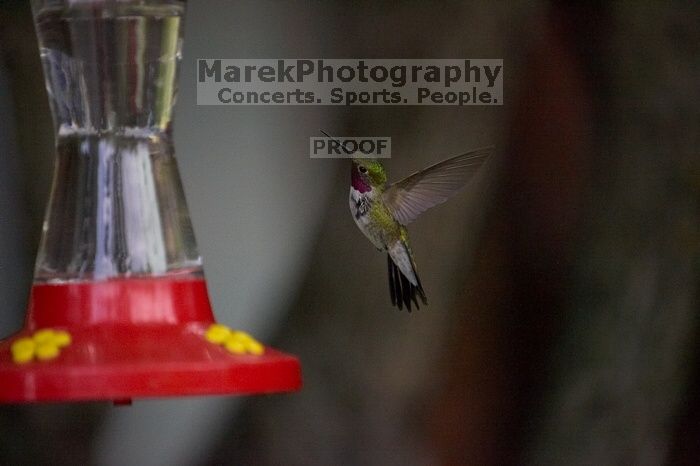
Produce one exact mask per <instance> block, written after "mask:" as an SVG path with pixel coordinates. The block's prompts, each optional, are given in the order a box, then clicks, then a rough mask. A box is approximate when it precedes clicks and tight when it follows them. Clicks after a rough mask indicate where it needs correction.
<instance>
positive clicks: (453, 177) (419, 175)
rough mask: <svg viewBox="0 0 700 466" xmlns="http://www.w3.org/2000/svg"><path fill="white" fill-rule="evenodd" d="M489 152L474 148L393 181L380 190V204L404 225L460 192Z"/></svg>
mask: <svg viewBox="0 0 700 466" xmlns="http://www.w3.org/2000/svg"><path fill="white" fill-rule="evenodd" d="M492 151H493V147H485V148H483V149H476V150H473V151H471V152H467V153H466V154H462V155H458V156H456V157H452V158H449V159H447V160H443V161H442V162H439V163H436V164H435V165H432V166H430V167H428V168H426V169H425V170H421V171H419V172H416V173H414V174H413V175H411V176H408V177H406V178H404V179H403V180H401V181H397V182H396V183H394V184H392V185H390V186H389V187H388V188H387V189H386V191H384V194H383V197H384V203H385V204H386V206H387V207H388V208H389V211H390V212H391V213H392V214H393V216H394V218H395V219H396V220H398V221H399V223H401V224H402V225H408V224H409V223H411V222H412V221H413V220H415V219H416V217H418V215H420V214H421V213H422V212H425V211H426V210H428V209H430V208H431V207H433V206H435V205H437V204H441V203H443V202H445V201H446V200H447V199H449V198H450V197H452V196H453V195H454V194H456V193H457V191H459V190H460V189H462V188H463V187H464V186H465V185H466V184H467V182H468V181H469V180H470V179H471V178H472V177H473V176H474V174H476V172H477V170H479V167H481V165H482V164H483V163H484V162H485V161H486V159H487V158H488V157H489V155H491V152H492Z"/></svg>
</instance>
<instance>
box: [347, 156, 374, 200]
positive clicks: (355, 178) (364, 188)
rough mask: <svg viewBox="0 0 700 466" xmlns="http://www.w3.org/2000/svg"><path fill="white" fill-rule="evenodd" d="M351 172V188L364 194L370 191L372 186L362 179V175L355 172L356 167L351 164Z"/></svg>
mask: <svg viewBox="0 0 700 466" xmlns="http://www.w3.org/2000/svg"><path fill="white" fill-rule="evenodd" d="M351 170H352V171H351V172H350V180H351V184H352V187H353V188H355V189H356V190H358V191H359V192H360V193H366V192H368V191H371V190H372V186H370V185H369V184H368V183H367V182H366V181H365V180H364V179H362V175H361V174H360V172H359V171H358V170H357V165H355V164H354V163H353V164H352V169H351Z"/></svg>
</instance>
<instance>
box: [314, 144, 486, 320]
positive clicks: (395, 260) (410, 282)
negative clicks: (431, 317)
mask: <svg viewBox="0 0 700 466" xmlns="http://www.w3.org/2000/svg"><path fill="white" fill-rule="evenodd" d="M323 134H325V135H326V136H328V135H327V134H326V133H325V132H324V133H323ZM328 137H330V136H328ZM341 146H342V145H341ZM492 150H493V148H492V147H487V148H482V149H476V150H472V151H470V152H467V153H465V154H461V155H457V156H455V157H452V158H449V159H447V160H443V161H442V162H439V163H436V164H435V165H431V166H430V167H428V168H425V169H423V170H421V171H418V172H416V173H414V174H412V175H410V176H408V177H406V178H404V179H403V180H401V181H397V182H395V183H392V184H387V176H386V171H385V170H384V167H383V166H382V164H381V162H379V161H378V160H376V159H369V158H359V157H358V158H352V168H351V172H350V199H349V201H350V212H351V213H352V217H353V219H354V220H355V223H356V224H357V226H358V228H359V229H360V231H362V233H364V235H365V236H366V237H367V238H368V239H369V240H370V241H371V242H372V244H374V246H375V247H376V248H377V249H378V250H380V251H386V253H387V265H388V271H389V294H390V297H391V304H392V305H394V306H397V307H398V308H399V309H403V307H404V306H406V309H407V310H408V311H409V312H410V311H411V303H413V304H414V305H415V306H416V309H419V308H420V306H419V305H418V300H417V297H418V298H420V300H421V302H422V303H423V304H424V305H427V304H428V299H427V297H426V295H425V290H423V285H421V282H420V278H418V272H417V270H416V262H415V260H414V258H413V253H412V251H411V246H410V243H409V239H408V231H407V230H406V225H408V224H409V223H411V222H412V221H413V220H415V219H416V218H417V217H418V216H419V215H420V214H421V213H423V212H425V211H426V210H428V209H430V208H431V207H433V206H436V205H438V204H442V203H443V202H445V201H446V200H447V199H449V198H450V197H452V196H453V195H455V194H456V193H457V192H458V191H459V190H461V189H462V188H463V187H465V186H466V184H467V183H468V182H469V180H471V179H472V178H473V177H474V175H475V174H476V173H477V171H478V170H479V167H481V165H482V164H483V163H484V162H485V161H486V159H487V158H488V157H489V155H490V154H491V152H492Z"/></svg>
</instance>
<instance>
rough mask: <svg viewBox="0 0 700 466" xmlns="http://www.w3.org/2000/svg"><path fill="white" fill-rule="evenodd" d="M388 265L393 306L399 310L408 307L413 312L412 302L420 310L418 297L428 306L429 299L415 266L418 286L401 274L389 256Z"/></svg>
mask: <svg viewBox="0 0 700 466" xmlns="http://www.w3.org/2000/svg"><path fill="white" fill-rule="evenodd" d="M387 264H388V271H389V295H390V297H391V304H392V306H397V307H398V308H399V309H403V307H404V306H406V309H407V310H408V312H411V310H412V309H411V301H412V302H413V304H415V306H416V309H420V306H419V305H418V299H417V298H416V296H418V297H420V300H421V301H422V303H423V304H424V305H427V304H428V298H426V296H425V291H423V285H421V283H420V279H419V278H418V274H417V273H416V271H415V266H414V270H413V273H414V275H415V277H416V281H417V282H418V285H414V284H413V283H411V282H410V281H409V280H408V278H406V276H405V275H404V274H403V273H402V272H401V270H400V269H399V268H398V267H397V266H396V264H395V263H394V261H393V260H392V259H391V256H389V255H388V254H387Z"/></svg>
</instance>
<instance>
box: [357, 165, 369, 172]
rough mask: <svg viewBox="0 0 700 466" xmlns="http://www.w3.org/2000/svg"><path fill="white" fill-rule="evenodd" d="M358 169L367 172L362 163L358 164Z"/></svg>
mask: <svg viewBox="0 0 700 466" xmlns="http://www.w3.org/2000/svg"><path fill="white" fill-rule="evenodd" d="M358 170H360V173H367V169H366V168H365V167H363V166H362V165H360V166H359V167H358Z"/></svg>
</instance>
